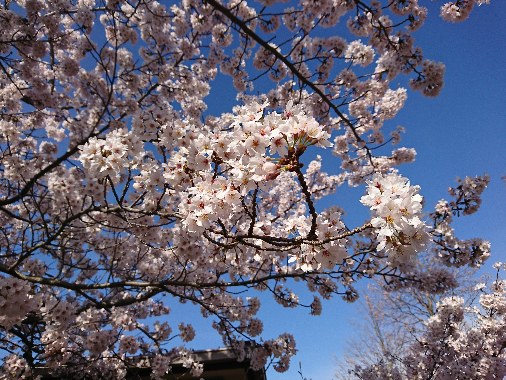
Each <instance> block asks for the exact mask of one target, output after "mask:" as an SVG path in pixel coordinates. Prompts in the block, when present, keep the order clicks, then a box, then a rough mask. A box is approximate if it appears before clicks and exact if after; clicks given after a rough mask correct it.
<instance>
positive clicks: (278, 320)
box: [173, 0, 506, 380]
mask: <svg viewBox="0 0 506 380" xmlns="http://www.w3.org/2000/svg"><path fill="white" fill-rule="evenodd" d="M423 3H427V4H426V6H428V7H429V9H430V15H429V19H428V21H427V22H426V24H425V25H424V27H423V28H422V29H421V30H420V31H419V32H417V34H416V35H415V36H416V40H417V45H419V46H421V47H422V49H423V50H424V53H425V56H426V57H428V58H431V59H433V60H437V61H442V62H444V63H445V64H446V80H445V87H444V89H443V91H442V93H441V95H440V96H439V97H437V98H425V97H423V96H420V95H419V94H416V93H413V92H410V93H409V98H408V102H407V105H406V107H405V108H404V109H403V111H402V112H401V113H400V115H399V116H398V117H397V118H396V119H395V120H393V121H392V122H393V123H395V125H403V126H405V127H406V129H407V132H406V133H405V134H404V136H403V143H402V146H408V147H415V148H416V149H417V152H418V156H417V161H416V162H415V163H413V164H410V165H405V166H403V167H401V168H400V171H401V173H402V174H404V175H406V176H408V177H409V178H410V179H411V181H412V183H413V184H418V185H420V186H421V188H422V194H423V195H424V197H425V199H426V205H427V208H428V210H429V211H430V209H429V207H430V206H432V205H434V203H435V202H436V201H437V200H439V199H441V198H443V197H447V192H446V190H447V188H448V186H451V185H454V184H455V178H456V177H458V176H460V177H464V176H466V175H470V176H474V175H479V174H484V173H488V174H489V175H490V176H491V184H490V187H489V188H488V189H487V191H486V193H485V196H484V201H483V205H482V208H481V210H480V211H479V213H478V214H475V215H472V216H470V217H466V218H462V219H461V220H459V221H458V222H457V223H456V224H455V226H456V230H457V236H459V237H460V238H470V237H483V238H486V239H488V240H490V241H491V243H492V250H493V254H492V258H491V259H490V261H489V262H488V266H489V267H490V265H491V264H492V263H493V262H495V261H506V181H504V180H501V177H502V176H504V175H506V23H505V22H504V20H505V19H506V1H504V0H492V2H491V3H492V4H491V5H489V6H482V7H477V8H476V9H475V10H474V12H473V13H472V15H471V18H470V19H469V20H467V21H466V22H464V23H460V24H448V23H445V22H443V21H442V20H441V19H440V18H439V16H438V7H439V6H440V5H441V4H442V3H443V2H441V1H436V2H434V1H430V2H429V1H426V2H423ZM230 98H231V103H233V97H232V96H231V97H230ZM222 100H223V97H222V98H221V99H220V101H222ZM211 105H212V104H211ZM221 105H222V106H223V103H221ZM210 111H211V112H212V110H211V109H210ZM326 167H327V168H331V167H332V162H329V163H327V165H326ZM342 197H344V199H347V200H348V199H349V202H351V203H348V204H345V205H344V206H346V208H351V209H353V208H356V209H359V208H361V207H363V206H361V205H360V204H359V202H358V199H359V196H357V193H356V192H350V194H343V196H342ZM340 199H343V198H341V197H340ZM331 201H332V200H331V199H330V200H329V202H331ZM364 212H365V214H362V215H361V216H359V217H363V215H366V214H367V210H365V211H364ZM183 310H184V312H185V313H187V314H186V315H187V317H188V320H190V319H193V313H194V312H195V309H194V308H192V307H188V308H186V307H185V308H179V307H176V309H175V310H174V315H173V317H174V321H176V320H178V319H179V318H181V314H180V313H181V312H183ZM260 313H261V314H260V315H261V316H262V317H263V318H264V320H265V334H264V336H265V337H266V338H269V337H273V336H276V335H277V334H279V333H282V332H284V331H288V332H292V333H293V334H294V335H295V337H296V339H297V347H298V350H299V353H298V355H297V356H296V357H295V358H294V360H293V362H292V367H291V369H290V370H289V371H288V372H287V373H284V374H278V373H276V372H275V371H273V370H269V371H268V379H269V380H282V379H283V380H286V379H288V380H291V379H300V376H299V374H298V362H299V361H301V362H302V367H303V374H304V376H305V377H307V378H312V379H313V380H327V379H331V378H332V375H333V373H334V372H335V370H336V364H335V358H336V357H338V356H340V355H342V353H343V352H344V351H343V350H345V349H346V341H347V339H349V338H350V337H352V336H353V334H355V333H356V331H354V326H353V323H352V321H353V320H354V319H360V318H362V316H361V314H360V313H361V309H360V308H359V307H358V305H350V304H347V303H345V302H343V301H341V300H340V299H335V300H333V301H331V302H327V303H325V304H324V308H323V314H322V316H320V317H312V316H310V315H309V314H308V313H307V311H306V310H293V309H289V310H287V309H283V308H282V307H280V306H279V305H277V304H275V303H274V302H273V301H271V300H269V299H266V300H264V301H263V307H262V310H261V312H260ZM197 326H202V328H201V329H199V330H198V331H197V334H198V335H199V338H198V339H197V341H196V342H195V343H194V344H193V346H194V347H195V348H211V347H218V346H220V342H219V340H218V339H217V337H216V334H214V331H210V329H209V328H205V327H204V325H202V324H201V323H197Z"/></svg>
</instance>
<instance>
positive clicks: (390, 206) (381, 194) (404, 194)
mask: <svg viewBox="0 0 506 380" xmlns="http://www.w3.org/2000/svg"><path fill="white" fill-rule="evenodd" d="M418 191H419V187H418V186H411V184H410V183H409V181H408V180H407V179H406V178H404V177H402V176H401V175H399V174H397V173H395V172H392V173H388V174H386V175H380V174H378V175H375V176H374V177H373V178H372V180H370V181H368V186H367V195H364V196H363V197H362V198H361V199H360V201H361V202H362V203H363V204H364V205H366V206H369V207H370V208H371V210H372V211H373V213H374V217H373V218H372V219H371V224H372V226H373V227H374V228H375V229H376V230H377V234H378V242H379V244H378V247H377V249H378V250H384V251H385V252H387V254H388V258H389V261H390V263H391V264H392V265H399V264H408V263H409V262H410V260H411V259H412V258H413V256H414V255H415V254H416V253H417V252H420V251H422V250H423V249H424V248H425V246H426V245H427V243H428V241H429V234H428V229H427V225H426V224H425V223H424V222H423V220H422V219H421V217H422V200H423V198H422V196H421V195H420V194H418Z"/></svg>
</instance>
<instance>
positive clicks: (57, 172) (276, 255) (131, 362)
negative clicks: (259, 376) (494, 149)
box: [0, 0, 489, 379]
mask: <svg viewBox="0 0 506 380" xmlns="http://www.w3.org/2000/svg"><path fill="white" fill-rule="evenodd" d="M486 3H488V1H485V0H481V1H480V0H477V1H455V2H452V3H449V4H447V5H443V8H442V16H443V18H445V19H446V20H448V21H461V20H463V19H464V18H467V17H468V15H469V12H471V10H472V9H473V5H475V4H477V5H481V4H486ZM427 17H431V16H430V15H429V14H428V11H427V9H426V8H424V7H422V6H421V5H420V4H419V2H418V1H417V0H409V1H401V0H399V1H378V0H372V1H349V0H338V1H318V2H314V1H301V2H300V3H297V2H290V3H289V4H277V3H276V4H275V2H274V1H270V0H265V1H259V2H254V1H236V0H231V1H227V2H222V1H218V0H206V1H199V0H183V1H175V2H170V3H165V2H158V1H155V0H138V1H132V2H126V1H118V0H112V1H105V0H77V1H68V0H61V1H58V2H54V1H44V0H19V1H6V2H4V5H3V6H1V7H0V69H1V70H0V110H1V112H0V158H1V160H0V162H1V163H0V222H1V223H0V231H1V233H0V251H1V254H0V272H1V273H0V304H1V306H2V308H1V309H2V314H1V315H0V335H1V338H2V339H1V343H0V349H1V350H2V351H3V352H4V354H5V355H4V356H5V361H4V364H3V365H2V367H1V369H0V378H2V379H10V378H23V377H24V378H29V377H31V376H32V375H33V376H37V374H36V373H34V371H35V370H36V369H37V368H40V367H44V370H46V371H48V372H47V373H48V374H50V375H54V376H60V377H62V378H66V377H69V376H74V377H77V378H79V376H80V377H81V378H85V377H89V378H93V377H96V376H98V375H97V374H100V376H103V377H105V378H118V379H121V378H124V377H125V376H126V373H127V371H128V368H129V367H132V366H135V365H136V360H140V359H138V358H139V357H141V358H142V360H144V361H145V362H146V363H147V365H149V366H150V368H151V371H152V376H153V378H162V377H163V376H164V375H165V373H166V372H167V371H169V370H170V364H171V363H174V362H175V361H177V360H179V361H180V362H182V363H183V366H184V367H185V368H186V369H187V370H188V372H190V373H192V374H194V375H196V376H200V374H201V373H202V371H203V370H205V369H204V368H202V365H201V363H198V362H197V361H196V360H195V358H194V357H193V355H192V352H191V350H189V349H188V342H190V341H192V340H193V339H194V338H195V337H196V336H198V334H199V331H197V329H195V327H194V326H192V325H191V324H189V323H188V321H185V320H184V316H174V317H175V318H180V319H183V320H180V321H178V322H171V323H169V322H168V318H167V316H168V315H169V314H170V313H171V308H170V307H169V306H170V305H171V303H173V302H181V303H187V304H189V305H191V306H193V307H194V310H195V313H200V315H201V316H202V317H203V318H204V319H206V320H208V321H209V325H210V326H212V328H213V329H214V330H215V331H216V333H217V334H218V335H219V336H220V337H221V338H222V340H223V344H224V345H226V346H229V347H231V348H233V349H234V351H235V352H236V354H237V356H238V358H240V359H245V358H247V359H249V361H250V363H251V366H252V367H253V368H255V369H259V368H261V367H263V366H265V365H268V364H270V365H272V366H273V367H274V368H275V369H276V370H278V371H281V372H283V371H286V370H287V369H288V367H289V365H290V358H291V357H292V356H293V355H294V354H295V352H296V343H295V340H294V338H293V336H292V335H290V334H289V333H284V334H281V335H280V336H279V337H267V336H264V332H263V330H264V325H266V324H267V323H268V321H266V320H263V321H262V320H260V319H259V317H258V315H257V314H258V311H259V309H260V307H261V303H260V298H259V297H257V294H256V293H258V292H261V293H264V294H269V295H272V297H273V298H274V299H275V300H276V302H277V303H279V304H280V305H281V306H282V307H289V308H292V307H301V308H306V309H307V310H308V313H310V314H313V315H319V314H320V313H322V309H323V307H324V306H325V305H324V303H323V302H322V299H324V300H329V299H331V298H332V297H334V296H340V297H342V298H343V299H344V300H346V301H348V302H353V301H355V300H356V299H357V298H358V297H359V293H358V291H357V290H356V289H358V288H357V287H356V286H355V285H356V283H357V281H359V280H361V279H363V278H364V277H366V278H370V277H381V278H384V279H385V280H388V281H392V284H398V285H399V286H401V285H404V284H406V283H411V284H413V283H418V282H419V279H420V274H419V273H415V272H414V271H413V268H414V266H415V264H416V262H417V260H418V254H419V253H420V252H421V251H425V252H431V253H432V254H434V255H436V256H437V257H438V259H440V260H441V261H442V262H444V263H446V264H447V265H450V266H463V265H472V266H478V265H481V264H482V263H483V262H484V261H485V260H486V259H487V258H488V256H489V245H488V243H487V242H486V241H483V240H481V239H478V238H476V239H471V240H467V241H461V240H459V239H458V238H456V237H455V234H454V231H453V227H452V226H451V223H452V215H453V214H454V213H460V212H462V213H463V214H470V213H472V212H474V211H476V210H477V208H478V207H479V205H480V196H481V193H482V191H483V190H484V189H485V187H486V185H487V183H488V180H487V179H486V177H478V178H475V179H464V180H462V181H461V182H459V185H458V186H457V187H456V188H454V189H453V190H452V191H451V195H452V196H453V197H455V200H454V201H453V203H452V202H450V203H448V202H446V203H445V202H441V203H440V204H438V206H437V208H436V211H435V212H434V213H432V214H428V213H425V212H424V210H423V209H422V196H421V195H420V194H419V193H420V189H419V188H418V187H417V186H413V185H411V184H410V182H409V180H408V179H407V178H404V177H403V176H402V175H401V174H399V173H400V171H397V170H401V169H398V168H397V167H398V166H401V164H404V163H408V162H412V161H413V160H414V159H415V157H416V151H415V149H414V148H411V147H402V146H396V147H393V145H395V144H399V143H400V142H401V132H403V129H401V128H395V127H392V126H391V124H390V122H389V121H390V120H391V119H393V118H395V117H396V115H397V114H398V113H399V112H400V111H401V109H402V107H403V106H404V104H405V102H406V99H407V96H408V90H407V89H404V88H402V87H401V86H399V85H398V83H401V82H402V80H401V79H404V77H406V78H407V80H409V83H410V88H411V90H415V91H421V92H422V93H423V94H424V95H427V96H435V95H437V94H438V93H439V92H440V91H441V89H442V87H443V84H444V78H443V77H444V71H445V66H444V64H442V63H439V62H436V61H432V60H430V59H428V58H427V57H425V56H424V54H423V51H422V49H421V48H420V47H418V46H416V45H415V40H414V38H413V37H412V35H411V33H412V32H413V31H415V30H417V29H418V28H420V27H422V26H423V24H424V21H425V20H426V18H427ZM340 26H342V27H343V29H346V31H345V32H342V33H341V32H340V35H336V33H335V31H336V30H340V29H339V27H340ZM434 58H435V59H437V57H434ZM227 83H229V84H230V88H224V87H220V86H221V85H223V86H225V87H226V86H227ZM232 86H233V88H232ZM232 93H233V94H236V95H237V97H236V98H235V100H234V96H232V97H231V99H227V101H228V100H230V103H232V104H233V105H232V106H230V108H227V109H222V108H220V107H216V104H217V102H216V100H217V99H218V101H219V100H222V98H223V99H224V98H225V97H227V98H229V97H230V94H232ZM227 107H228V106H227ZM330 154H334V155H335V159H334V161H332V162H328V159H327V158H322V157H328V155H330ZM346 185H349V186H361V187H362V188H365V189H366V190H365V191H366V195H364V196H363V197H362V198H361V199H360V202H361V203H362V205H363V206H365V207H367V208H369V209H370V211H371V213H372V215H371V218H370V219H368V220H364V221H363V222H362V223H358V224H356V225H349V224H347V223H345V217H343V215H345V212H346V211H347V209H350V210H353V209H354V208H356V207H361V206H360V202H358V201H357V202H356V204H350V205H338V204H337V203H338V202H339V197H338V196H336V193H337V192H338V188H339V186H346ZM325 197H326V198H327V199H331V200H332V202H331V203H332V206H330V207H326V208H325V207H324V206H323V204H324V203H323V202H320V201H321V200H322V199H323V198H325ZM334 200H335V201H334ZM345 206H346V209H345ZM432 277H433V278H440V277H441V276H440V275H439V274H438V273H436V274H433V276H432ZM427 278H431V277H430V276H427ZM294 281H296V282H298V283H299V284H304V286H306V287H307V289H308V290H309V292H310V293H311V295H310V296H309V297H306V296H305V294H304V293H300V294H299V291H298V290H293V289H300V287H292V285H293V282H294ZM396 281H397V282H396ZM429 285H430V284H429ZM429 285H428V286H427V288H431V289H432V288H433V287H431V286H429ZM292 288H293V289H292ZM484 302H485V301H484ZM484 307H485V306H484Z"/></svg>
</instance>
